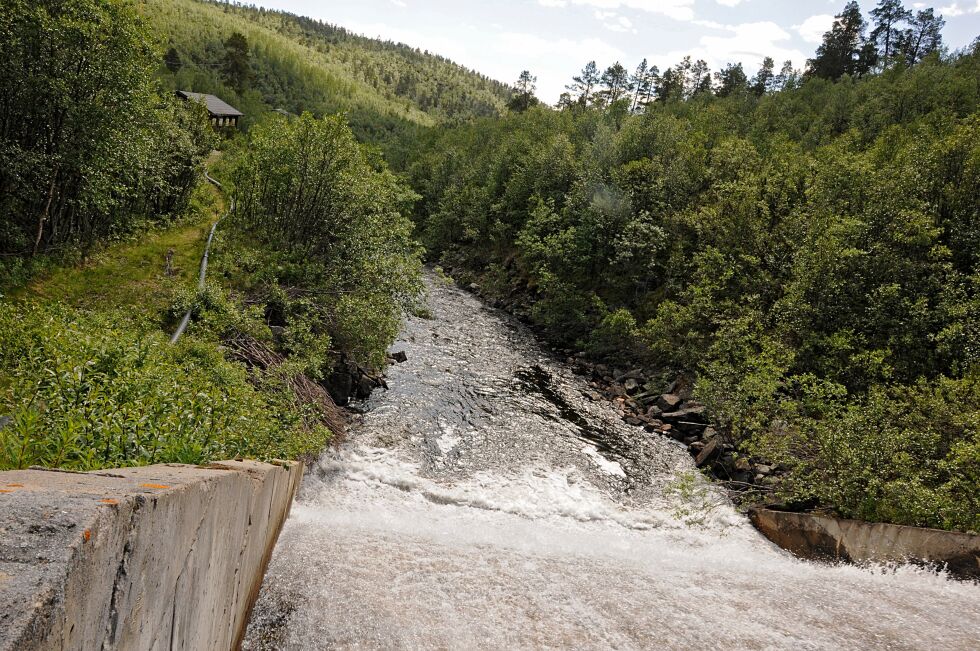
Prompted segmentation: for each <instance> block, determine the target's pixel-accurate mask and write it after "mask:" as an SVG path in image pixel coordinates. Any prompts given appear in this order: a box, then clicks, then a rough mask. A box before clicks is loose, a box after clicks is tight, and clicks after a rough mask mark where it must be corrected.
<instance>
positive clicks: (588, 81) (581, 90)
mask: <svg viewBox="0 0 980 651" xmlns="http://www.w3.org/2000/svg"><path fill="white" fill-rule="evenodd" d="M600 79H601V77H600V75H599V67H598V66H597V65H596V64H595V61H589V62H588V63H587V64H585V67H584V68H582V72H580V73H579V74H578V75H576V76H575V77H572V83H570V84H569V85H568V86H566V87H565V88H567V89H568V91H569V92H571V93H574V94H575V95H577V97H578V103H579V104H581V105H582V106H588V104H589V102H591V101H592V91H593V89H594V88H595V87H596V85H598V83H599V81H600Z"/></svg>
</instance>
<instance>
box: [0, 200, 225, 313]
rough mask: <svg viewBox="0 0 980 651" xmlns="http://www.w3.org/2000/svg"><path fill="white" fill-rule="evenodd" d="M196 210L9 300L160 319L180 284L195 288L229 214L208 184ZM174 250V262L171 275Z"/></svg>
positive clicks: (50, 273)
mask: <svg viewBox="0 0 980 651" xmlns="http://www.w3.org/2000/svg"><path fill="white" fill-rule="evenodd" d="M194 205H195V207H194V210H193V211H192V213H191V215H189V216H188V217H186V218H184V219H183V220H182V221H181V222H180V223H179V224H178V225H176V226H171V227H168V228H163V227H161V228H158V229H156V230H153V231H151V232H150V233H148V234H145V235H143V236H141V237H140V238H139V239H136V240H133V241H126V242H119V243H116V244H112V245H109V246H106V247H105V248H104V249H102V250H101V251H99V252H98V253H95V254H94V255H91V256H90V257H89V258H88V259H87V260H85V261H83V262H82V263H81V264H78V265H62V266H55V267H51V268H49V269H47V270H46V271H45V272H43V273H42V274H40V275H39V276H37V277H35V278H34V279H32V280H31V281H29V282H28V283H27V284H26V285H24V286H22V287H19V288H14V289H13V290H12V291H11V292H10V293H9V298H11V299H14V300H18V299H33V300H36V301H39V302H42V303H48V302H51V303H60V304H62V305H66V306H70V307H75V308H83V309H107V308H124V307H125V308H131V309H132V310H134V312H135V313H139V314H141V315H143V316H145V317H148V318H150V319H157V318H158V317H159V316H160V315H162V314H163V313H164V312H165V311H166V310H167V308H168V306H169V302H170V300H171V298H172V295H173V287H174V286H175V285H177V286H192V285H193V282H194V279H195V278H196V276H197V270H198V265H199V264H200V260H201V255H202V253H203V251H204V243H205V239H206V237H207V231H208V228H209V227H210V225H211V223H213V221H214V220H215V219H216V218H217V216H218V215H219V214H220V213H221V211H222V210H223V209H224V199H223V197H222V196H221V195H220V193H219V192H218V191H217V190H216V189H215V188H213V187H211V186H209V185H207V186H206V185H203V184H202V185H201V186H199V189H198V190H197V191H196V194H195V198H194ZM170 251H173V259H172V261H171V275H167V272H166V260H167V254H168V252H170Z"/></svg>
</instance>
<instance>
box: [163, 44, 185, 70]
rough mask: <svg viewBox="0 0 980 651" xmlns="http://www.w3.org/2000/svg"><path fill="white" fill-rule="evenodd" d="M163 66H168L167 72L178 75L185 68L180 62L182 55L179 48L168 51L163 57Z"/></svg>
mask: <svg viewBox="0 0 980 651" xmlns="http://www.w3.org/2000/svg"><path fill="white" fill-rule="evenodd" d="M163 64H164V65H165V66H167V70H169V71H170V72H173V73H177V71H179V70H180V69H181V68H182V67H184V63H183V61H181V60H180V54H178V53H177V48H173V47H171V48H170V49H169V50H167V53H166V54H165V55H163Z"/></svg>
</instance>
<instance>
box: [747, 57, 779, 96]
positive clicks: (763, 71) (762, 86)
mask: <svg viewBox="0 0 980 651" xmlns="http://www.w3.org/2000/svg"><path fill="white" fill-rule="evenodd" d="M775 69H776V62H775V61H773V58H772V57H766V58H765V59H763V60H762V67H761V68H759V72H757V73H756V75H755V78H754V79H753V80H752V92H753V93H755V94H756V95H758V96H760V97H761V96H762V95H765V94H766V93H768V92H769V91H771V90H773V89H774V88H775V82H776V73H775Z"/></svg>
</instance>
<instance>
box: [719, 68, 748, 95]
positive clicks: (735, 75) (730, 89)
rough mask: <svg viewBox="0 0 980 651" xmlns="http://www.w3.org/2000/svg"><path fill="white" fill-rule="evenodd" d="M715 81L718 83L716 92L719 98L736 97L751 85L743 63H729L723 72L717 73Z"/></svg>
mask: <svg viewBox="0 0 980 651" xmlns="http://www.w3.org/2000/svg"><path fill="white" fill-rule="evenodd" d="M715 80H716V81H717V82H718V90H717V91H715V93H716V94H717V95H718V97H728V96H729V95H735V94H737V93H739V92H740V91H743V90H745V89H746V88H748V85H749V79H748V77H747V76H746V75H745V69H744V68H743V67H742V64H741V63H729V64H728V65H727V66H725V68H724V69H722V71H721V72H718V73H715Z"/></svg>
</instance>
